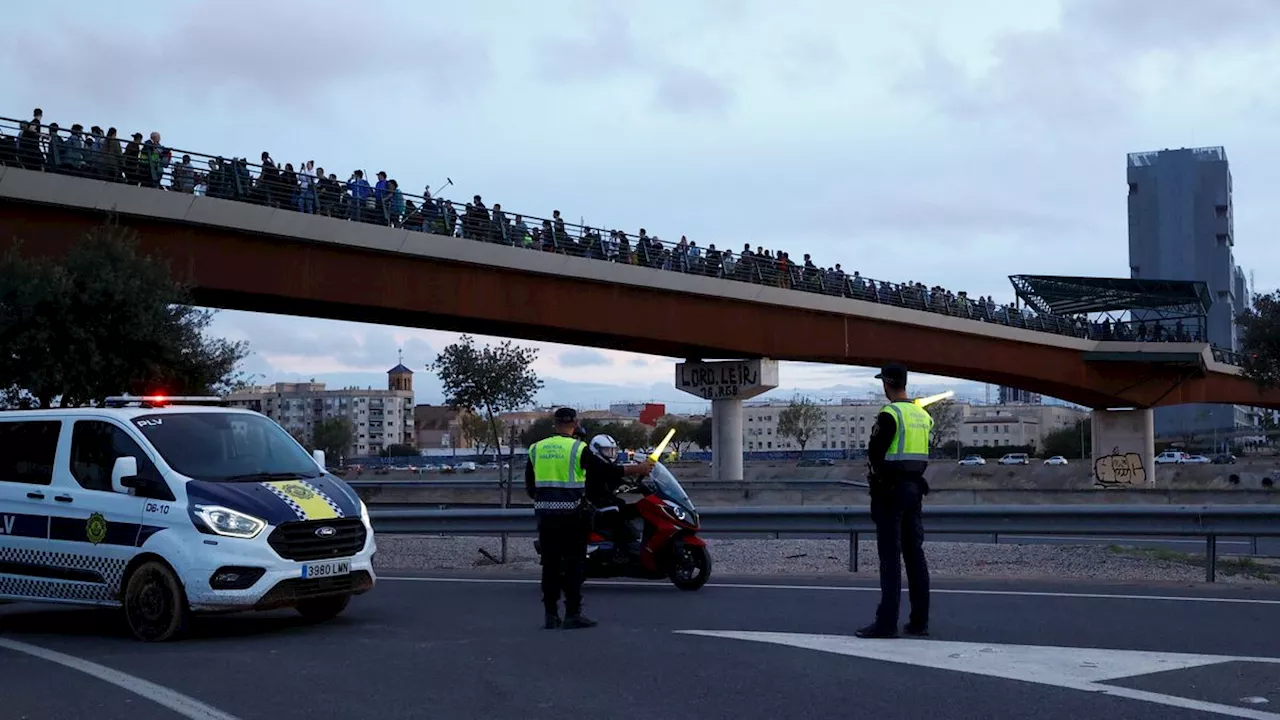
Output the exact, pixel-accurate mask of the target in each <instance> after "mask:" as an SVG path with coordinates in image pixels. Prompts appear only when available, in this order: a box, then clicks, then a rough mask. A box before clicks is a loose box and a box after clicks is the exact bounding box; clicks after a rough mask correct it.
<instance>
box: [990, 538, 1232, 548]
mask: <svg viewBox="0 0 1280 720" xmlns="http://www.w3.org/2000/svg"><path fill="white" fill-rule="evenodd" d="M1005 537H1008V538H1009V540H1003V541H1001V542H1000V543H999V544H1000V545H1017V544H1018V540H1051V541H1053V542H1085V543H1090V542H1093V543H1098V542H1109V543H1117V544H1125V545H1127V544H1132V543H1135V542H1140V543H1155V544H1163V543H1177V544H1180V545H1199V546H1200V547H1204V546H1205V541H1204V540H1195V539H1191V538H1143V537H1140V536H1137V535H1135V536H1133V537H1123V538H1119V537H1116V538H1113V537H1096V536H1090V535H1081V536H1078V537H1073V536H1070V535H1007V536H1005ZM1223 545H1252V543H1251V542H1250V541H1248V540H1219V541H1218V547H1222V546H1223Z"/></svg>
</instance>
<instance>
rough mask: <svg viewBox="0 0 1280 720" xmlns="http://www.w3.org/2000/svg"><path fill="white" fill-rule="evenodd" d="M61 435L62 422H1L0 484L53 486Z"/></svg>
mask: <svg viewBox="0 0 1280 720" xmlns="http://www.w3.org/2000/svg"><path fill="white" fill-rule="evenodd" d="M61 433H62V421H61V420H20V421H17V422H0V482H12V483H27V484H29V485H48V484H50V483H52V482H53V461H54V458H55V457H56V456H57V454H58V436H59V435H60V434H61Z"/></svg>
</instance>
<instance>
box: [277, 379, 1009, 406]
mask: <svg viewBox="0 0 1280 720" xmlns="http://www.w3.org/2000/svg"><path fill="white" fill-rule="evenodd" d="M311 380H314V381H315V382H322V383H325V384H326V385H327V386H328V388H329V389H331V390H333V389H338V388H343V387H372V388H379V389H381V388H385V387H386V386H387V376H386V375H385V374H383V373H330V374H324V375H316V376H314V377H312V376H304V375H299V374H296V373H277V374H274V375H272V376H270V377H268V378H266V379H265V380H261V381H260V382H261V383H264V384H265V383H273V382H309V381H311ZM543 383H544V387H543V389H542V392H541V393H539V396H538V403H539V404H540V405H569V406H572V407H576V408H579V409H584V410H585V409H603V408H607V407H608V406H609V405H610V404H612V403H635V402H657V403H664V404H666V405H667V409H668V410H669V411H670V412H675V413H699V412H706V411H708V410H709V409H710V407H711V404H710V403H709V402H706V401H703V400H699V399H698V398H696V397H693V396H692V395H688V394H686V393H683V392H681V391H679V390H677V389H676V388H675V387H674V385H673V384H672V383H654V384H651V385H650V384H644V383H618V384H603V383H578V382H569V381H565V380H559V379H556V378H543ZM945 390H954V391H955V393H956V399H957V400H960V401H962V402H966V401H967V402H971V403H975V404H981V403H984V402H986V399H987V390H986V386H985V385H983V384H982V383H975V382H969V381H966V380H956V381H950V382H927V383H920V384H918V385H912V387H911V391H912V394H913V395H917V396H925V395H932V394H934V393H939V392H943V391H945ZM796 395H804V396H807V397H809V398H810V399H812V400H814V401H815V402H821V403H838V402H842V401H843V400H845V399H849V400H854V401H860V402H880V401H882V400H883V399H884V396H883V395H882V394H881V392H880V382H879V381H878V380H875V379H872V378H868V380H867V382H866V383H865V384H863V383H859V384H856V385H851V384H837V385H829V386H825V387H816V388H794V387H791V388H787V387H782V388H778V389H777V390H772V391H770V392H768V393H765V394H764V395H761V396H759V397H757V398H754V401H757V402H758V401H767V400H775V401H787V400H790V399H791V398H792V397H794V396H796ZM414 399H415V401H416V402H417V403H418V404H419V405H439V404H441V403H443V402H444V395H443V393H442V392H441V390H440V383H439V381H438V380H437V379H436V378H435V377H434V376H433V375H431V374H428V373H418V374H417V375H415V376H414ZM995 401H996V388H995V387H994V386H992V388H991V402H995Z"/></svg>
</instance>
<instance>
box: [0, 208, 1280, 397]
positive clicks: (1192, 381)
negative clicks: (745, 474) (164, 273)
mask: <svg viewBox="0 0 1280 720" xmlns="http://www.w3.org/2000/svg"><path fill="white" fill-rule="evenodd" d="M103 219H104V215H103V213H101V212H99V211H93V210H82V209H75V208H67V207H60V206H50V205H39V204H29V203H19V202H13V201H9V200H6V201H4V202H0V248H2V247H7V246H8V244H9V243H10V241H11V239H12V238H21V239H23V240H24V241H25V242H24V244H23V246H22V247H23V252H24V253H26V254H32V255H45V256H54V257H56V256H60V255H61V254H63V253H65V252H66V250H67V249H68V248H70V247H71V246H72V245H73V244H74V243H75V242H76V241H77V240H78V239H79V238H80V237H81V236H82V235H83V233H84V232H85V231H86V230H88V229H90V228H91V227H92V226H93V225H95V224H98V223H100V222H102V220H103ZM119 221H120V222H121V223H122V224H125V225H128V226H130V227H132V228H134V229H136V230H137V232H138V234H139V236H140V238H141V241H142V246H143V249H144V251H146V252H149V253H152V254H155V255H157V256H160V257H163V258H166V259H167V260H168V261H169V263H170V266H171V268H172V270H173V272H174V274H175V277H177V278H179V279H180V280H182V281H184V282H187V283H188V284H190V285H191V286H192V288H193V291H194V295H195V299H196V301H197V302H198V303H200V304H201V305H206V306H209V307H218V308H226V309H235V310H248V311H255V312H266V313H275V314H288V315H298V316H307V317H317V318H329V319H338V320H351V321H357V322H366V323H375V324H383V325H395V326H403V327H418V328H429V329H435V330H448V331H455V332H468V333H473V334H479V335H492V336H499V337H511V338H518V339H525V340H541V341H547V342H556V343H565V344H571V345H583V346H590V347H598V348H607V349H614V350H628V351H632V352H638V353H648V354H654V355H662V356H668V357H674V358H703V359H714V358H749V357H771V358H776V359H779V360H792V361H803V362H816V363H832V364H844V365H859V366H875V365H878V364H880V363H882V362H884V361H887V360H898V361H902V362H905V363H906V364H907V365H908V366H909V367H911V368H912V369H913V370H914V371H916V372H922V373H929V374H936V375H944V376H951V377H958V378H966V379H970V380H976V381H981V382H989V383H996V384H1001V385H1008V386H1012V387H1018V388H1023V389H1026V390H1030V391H1033V392H1039V393H1043V394H1045V395H1049V396H1052V397H1057V398H1061V399H1063V400H1067V401H1071V402H1077V403H1080V404H1083V405H1087V406H1090V407H1116V406H1138V407H1146V406H1153V405H1165V404H1177V403H1188V402H1227V403H1231V402H1235V403H1241V404H1261V405H1270V406H1274V407H1280V393H1270V394H1268V395H1267V396H1266V397H1265V398H1264V397H1263V396H1262V395H1261V394H1260V393H1259V391H1258V390H1257V388H1256V387H1255V386H1254V385H1253V384H1252V383H1251V382H1248V381H1246V380H1244V379H1243V378H1240V377H1237V376H1232V375H1227V374H1224V373H1208V374H1206V373H1205V372H1204V371H1203V369H1202V367H1200V365H1199V364H1189V363H1184V362H1181V361H1175V362H1173V363H1163V362H1162V363H1159V364H1156V363H1152V362H1138V363H1134V362H1115V361H1114V360H1121V359H1123V360H1127V361H1128V360H1132V359H1133V357H1132V356H1131V355H1130V356H1127V357H1115V358H1110V357H1108V358H1105V359H1106V360H1113V361H1111V362H1106V361H1102V362H1089V361H1086V359H1085V357H1084V356H1083V353H1082V352H1081V351H1080V350H1076V349H1071V348H1064V347H1058V346H1053V345H1041V344H1036V343H1024V342H1016V341H1012V340H1008V339H1003V338H998V337H990V336H986V335H981V334H972V335H971V334H966V333H959V332H955V331H949V330H945V329H940V328H930V327H926V326H919V325H909V324H903V323H895V322H886V321H882V320H875V319H870V318H864V317H859V316H856V315H848V314H840V313H832V312H819V311H814V310H809V309H803V308H794V307H785V306H779V305H774V304H767V303H759V302H750V301H746V300H739V299H728V298H715V297H707V296H704V295H695V294H678V293H673V292H671V291H666V290H664V291H658V290H652V289H647V288H643V287H638V286H631V285H618V284H611V283H609V284H607V283H603V282H596V281H592V280H590V279H586V278H582V279H575V278H570V277H566V276H553V275H545V274H534V273H530V272H522V271H521V270H519V269H518V265H519V259H520V258H521V257H527V256H523V255H521V253H526V252H530V251H525V250H519V249H514V248H511V249H508V248H495V252H509V253H511V258H512V263H511V265H512V267H494V266H484V265H471V264H462V263H454V262H446V261H441V260H439V259H434V258H424V257H418V256H412V255H406V254H398V253H387V252H379V251H376V250H368V249H363V248H357V247H351V246H341V245H334V244H319V243H313V242H307V241H300V240H291V239H289V238H283V237H276V236H268V235H256V234H251V233H248V232H246V231H242V230H237V229H233V228H220V227H210V226H201V225H191V224H185V223H181V222H175V221H169V220H157V219H151V218H147V217H145V216H130V217H122V218H119ZM333 222H342V221H338V220H335V221H333ZM423 237H424V238H431V237H433V236H428V235H424V236H423ZM655 272H658V271H655ZM1046 337H1047V338H1052V337H1053V336H1046ZM1121 355H1122V356H1123V355H1127V354H1124V353H1122V354H1121ZM1159 357H1160V358H1161V359H1162V360H1177V359H1176V358H1172V357H1170V356H1168V355H1163V354H1161V355H1160V356H1159ZM1097 360H1100V361H1101V360H1104V358H1103V357H1098V358H1097Z"/></svg>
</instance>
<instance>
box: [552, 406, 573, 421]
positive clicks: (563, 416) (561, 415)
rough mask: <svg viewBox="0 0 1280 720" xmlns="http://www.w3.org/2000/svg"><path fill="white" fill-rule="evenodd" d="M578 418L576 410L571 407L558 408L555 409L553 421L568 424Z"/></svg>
mask: <svg viewBox="0 0 1280 720" xmlns="http://www.w3.org/2000/svg"><path fill="white" fill-rule="evenodd" d="M577 419H578V411H577V410H574V409H573V408H567V407H565V408H560V409H559V410H556V414H555V421H556V424H558V425H568V424H569V423H571V422H573V421H575V420H577Z"/></svg>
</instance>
